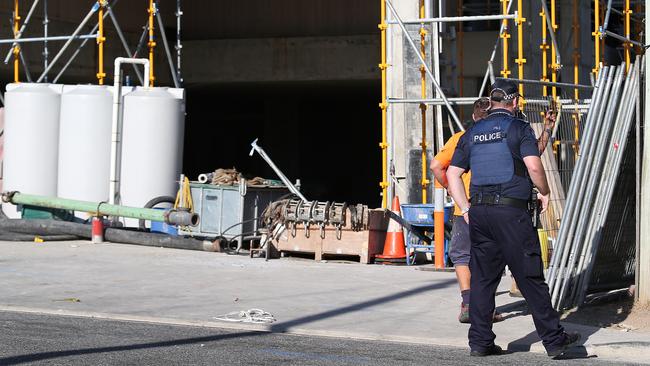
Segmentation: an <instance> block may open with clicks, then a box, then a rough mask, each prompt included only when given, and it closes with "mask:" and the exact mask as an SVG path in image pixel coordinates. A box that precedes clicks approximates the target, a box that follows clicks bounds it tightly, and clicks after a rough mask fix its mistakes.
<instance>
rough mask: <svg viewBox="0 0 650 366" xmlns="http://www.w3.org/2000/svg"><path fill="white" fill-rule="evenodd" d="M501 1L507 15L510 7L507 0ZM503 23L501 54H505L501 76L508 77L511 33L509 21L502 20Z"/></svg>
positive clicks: (509, 72)
mask: <svg viewBox="0 0 650 366" xmlns="http://www.w3.org/2000/svg"><path fill="white" fill-rule="evenodd" d="M499 1H500V2H501V8H502V9H503V14H504V15H506V14H508V7H507V4H506V1H507V0H499ZM502 25H503V33H501V34H500V35H499V37H500V38H501V54H502V55H503V58H502V61H501V76H503V77H505V78H507V77H508V76H509V75H510V74H511V71H510V70H509V69H508V60H509V59H510V56H509V55H508V39H510V34H509V33H508V21H507V20H505V19H504V20H503V21H502Z"/></svg>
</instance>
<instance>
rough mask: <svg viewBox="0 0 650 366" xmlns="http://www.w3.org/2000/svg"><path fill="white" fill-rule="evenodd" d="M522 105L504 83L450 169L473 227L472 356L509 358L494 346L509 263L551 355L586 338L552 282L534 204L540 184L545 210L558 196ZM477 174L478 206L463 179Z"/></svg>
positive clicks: (451, 187) (473, 191)
mask: <svg viewBox="0 0 650 366" xmlns="http://www.w3.org/2000/svg"><path fill="white" fill-rule="evenodd" d="M518 99H519V93H518V91H517V85H516V84H515V83H513V82H512V81H509V80H503V79H499V80H497V81H496V82H495V83H494V85H492V90H491V92H490V100H491V108H490V112H489V115H488V116H487V117H486V118H484V119H482V120H480V121H478V122H477V123H475V124H474V125H473V126H472V128H471V129H469V130H468V131H467V132H466V133H465V134H464V135H463V136H462V137H461V139H460V141H459V142H458V145H457V147H456V151H455V153H454V157H453V159H452V162H451V166H450V167H449V169H448V170H447V180H448V182H449V191H450V194H451V195H452V197H453V198H454V200H455V201H456V203H457V204H458V205H459V206H460V207H461V209H462V210H463V213H464V217H465V220H467V221H468V222H469V228H470V229H469V230H470V238H471V242H472V247H471V257H470V263H469V266H470V270H471V272H472V279H471V286H470V287H471V296H470V307H469V309H470V314H469V316H470V322H471V326H470V329H469V334H468V338H469V346H470V348H471V353H470V354H471V355H472V356H488V355H495V354H500V353H502V349H501V348H500V347H499V346H497V345H495V344H494V339H495V337H496V335H495V334H494V332H492V314H493V313H494V308H495V304H494V295H495V292H496V289H497V286H498V285H499V281H500V280H501V276H502V274H503V271H504V268H505V265H506V264H507V265H508V267H509V268H510V271H511V272H512V274H513V276H514V278H515V280H516V281H517V284H518V285H519V288H520V290H521V293H522V294H523V295H524V297H525V298H526V301H527V303H528V306H529V309H530V312H531V313H532V315H533V321H534V322H535V328H536V329H537V334H539V336H540V338H541V339H542V343H543V345H544V347H545V348H546V351H547V353H548V355H549V356H551V357H556V356H559V355H561V354H563V353H564V352H565V351H566V350H567V349H568V348H569V347H571V346H573V345H574V344H575V343H576V342H577V341H578V340H579V338H580V335H579V334H577V333H566V332H564V328H563V327H562V326H561V325H560V319H559V315H558V314H557V312H556V311H555V310H554V309H553V307H552V306H551V298H550V296H549V291H548V286H547V285H546V282H545V280H544V272H543V265H542V259H541V250H540V245H539V240H538V236H537V231H536V229H535V228H534V227H533V225H532V221H531V216H530V213H529V211H528V205H529V201H530V198H531V191H532V188H533V185H534V186H535V187H537V189H538V191H539V192H540V196H539V198H540V200H541V201H542V208H543V209H544V210H545V209H546V206H547V205H548V197H549V193H550V190H549V187H548V182H547V181H546V175H545V173H544V167H543V166H542V161H541V159H540V157H539V149H538V147H537V139H536V138H535V133H534V132H533V130H532V128H531V127H530V125H529V124H528V123H526V122H524V121H523V120H521V119H518V118H516V117H515V115H514V112H515V111H516V110H517V105H518ZM470 169H471V171H472V181H471V185H470V196H471V200H470V202H471V204H470V202H468V199H467V197H466V196H465V190H464V188H463V183H462V180H461V175H462V174H463V173H464V172H465V171H467V170H470ZM470 207H471V208H470Z"/></svg>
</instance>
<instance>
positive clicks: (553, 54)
mask: <svg viewBox="0 0 650 366" xmlns="http://www.w3.org/2000/svg"><path fill="white" fill-rule="evenodd" d="M551 28H552V29H553V33H555V34H557V28H558V27H557V24H556V23H555V0H551ZM560 67H561V66H560V65H558V63H557V50H556V49H555V44H552V45H551V70H552V71H551V78H552V80H553V82H554V83H556V82H557V72H558V70H559V69H560ZM551 90H552V94H553V100H555V99H557V88H556V87H553V88H552V89H551Z"/></svg>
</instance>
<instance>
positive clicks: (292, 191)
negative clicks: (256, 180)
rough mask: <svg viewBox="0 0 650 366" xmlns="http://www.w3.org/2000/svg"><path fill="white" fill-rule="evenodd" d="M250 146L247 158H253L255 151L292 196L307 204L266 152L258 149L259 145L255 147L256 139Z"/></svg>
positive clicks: (260, 148)
mask: <svg viewBox="0 0 650 366" xmlns="http://www.w3.org/2000/svg"><path fill="white" fill-rule="evenodd" d="M251 146H252V147H253V148H252V149H251V152H250V153H249V154H248V155H249V156H253V153H254V152H255V151H257V153H258V154H260V156H261V157H262V159H264V160H265V161H266V162H267V164H269V166H270V167H271V169H273V171H274V172H275V174H277V175H278V177H279V178H280V179H281V180H282V182H284V184H285V185H286V186H287V188H289V191H291V193H293V194H295V195H296V196H298V198H300V199H301V200H302V201H303V202H307V199H306V198H305V196H303V195H302V193H300V191H299V190H298V188H296V186H294V185H293V184H292V183H291V181H290V180H289V178H287V176H286V175H284V173H282V171H281V170H280V168H278V167H277V166H276V165H275V163H273V160H271V158H270V157H269V156H268V155H267V154H266V151H264V149H262V147H260V146H259V145H257V139H255V141H253V142H251Z"/></svg>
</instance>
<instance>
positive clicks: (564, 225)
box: [548, 67, 609, 293]
mask: <svg viewBox="0 0 650 366" xmlns="http://www.w3.org/2000/svg"><path fill="white" fill-rule="evenodd" d="M608 73H609V67H605V69H604V70H603V72H602V73H600V74H599V75H598V80H597V84H596V89H595V90H594V94H593V96H592V102H591V107H590V109H589V113H587V120H586V121H585V135H584V136H583V140H582V141H583V148H585V150H584V151H586V148H587V147H588V146H589V145H590V141H591V136H592V135H593V133H594V128H592V127H591V124H592V123H593V122H592V121H593V120H594V119H595V116H596V114H597V109H598V108H599V107H600V105H601V103H600V100H601V97H602V94H603V91H604V89H605V87H604V86H605V85H604V84H605V80H606V77H607V75H608ZM581 151H583V150H582V149H581ZM583 169H584V164H582V161H581V159H579V160H578V161H577V163H576V166H575V169H574V172H573V176H572V178H571V184H570V185H569V192H568V194H567V196H566V197H567V200H566V206H565V208H564V213H563V215H562V218H561V220H562V221H561V224H560V229H559V233H558V237H557V239H556V243H557V247H556V248H555V250H554V251H553V255H552V256H551V261H550V264H549V268H548V287H549V290H550V291H551V293H552V292H553V290H554V285H555V282H556V279H558V278H559V272H560V270H562V269H563V268H564V262H566V259H567V256H568V253H567V252H566V250H565V248H567V247H568V245H567V244H566V241H567V240H566V237H567V233H568V231H569V228H570V226H571V221H572V219H573V212H574V203H575V200H573V199H571V197H574V196H575V194H576V191H577V190H578V189H579V187H580V185H579V183H578V182H579V180H580V176H581V174H582V170H583Z"/></svg>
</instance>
